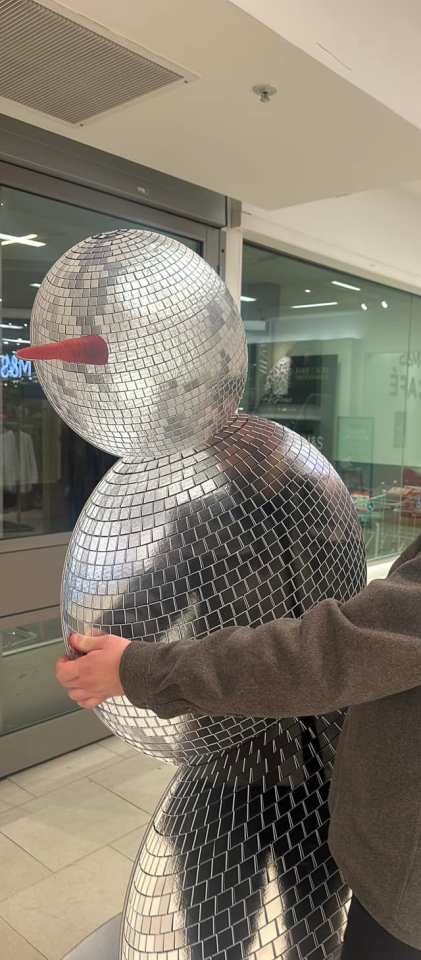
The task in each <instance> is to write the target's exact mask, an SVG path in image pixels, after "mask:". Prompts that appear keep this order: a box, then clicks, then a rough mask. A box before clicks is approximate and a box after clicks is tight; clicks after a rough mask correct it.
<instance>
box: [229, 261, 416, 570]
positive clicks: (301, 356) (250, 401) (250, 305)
mask: <svg viewBox="0 0 421 960" xmlns="http://www.w3.org/2000/svg"><path fill="white" fill-rule="evenodd" d="M242 314H243V318H244V321H245V325H246V330H247V338H248V344H249V377H248V383H247V387H246V391H245V395H244V399H243V404H242V406H243V409H244V410H245V411H249V412H252V413H257V414H259V415H260V416H263V417H268V418H270V419H273V420H277V421H279V422H280V423H283V424H285V426H287V427H290V428H291V429H292V430H295V431H297V432H298V433H300V434H301V435H302V436H305V437H306V438H307V439H308V440H310V441H311V442H312V443H314V444H315V445H316V446H317V447H318V448H319V449H320V450H321V451H322V453H323V454H324V455H325V456H326V457H327V458H328V459H329V460H330V461H331V462H332V463H333V465H334V466H335V468H336V469H337V470H338V472H339V474H340V475H341V477H342V479H343V480H344V482H345V483H346V485H347V487H348V489H349V490H350V492H351V494H352V497H353V499H354V502H355V505H356V508H357V510H358V514H359V517H360V521H361V524H362V526H363V528H364V531H365V537H366V543H367V553H368V558H369V559H370V560H373V559H377V558H379V559H380V558H383V557H389V556H393V555H394V554H396V553H398V552H399V551H400V550H401V549H402V548H403V547H404V546H405V545H406V544H407V543H409V542H410V541H411V540H413V539H414V537H415V536H416V535H417V532H418V530H421V431H420V426H419V424H420V420H419V417H420V409H421V298H419V297H416V296H412V295H411V294H409V293H405V292H403V291H399V290H394V289H391V288H390V287H385V286H382V285H381V284H377V283H373V282H370V281H368V280H365V279H362V278H359V277H357V276H350V275H348V274H342V273H339V272H337V271H335V270H332V269H327V268H324V267H320V266H316V265H314V264H311V263H306V262H304V261H300V260H296V259H293V258H291V257H288V256H285V255H282V254H280V253H277V252H275V251H272V250H268V249H264V248H262V247H257V246H254V245H252V244H248V243H247V244H245V246H244V262H243V296H242Z"/></svg>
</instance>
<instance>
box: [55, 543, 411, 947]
mask: <svg viewBox="0 0 421 960" xmlns="http://www.w3.org/2000/svg"><path fill="white" fill-rule="evenodd" d="M71 642H72V645H73V647H74V649H75V650H76V651H77V652H79V653H85V654H86V656H84V657H79V658H78V659H67V658H66V657H63V658H61V660H60V661H59V662H58V664H57V667H56V675H57V678H58V680H59V682H60V683H61V684H62V685H63V686H64V687H65V688H67V690H68V693H69V696H70V697H71V698H72V700H74V701H76V702H77V703H79V704H80V705H81V706H82V707H85V708H87V709H91V708H92V707H95V706H97V705H98V704H100V703H102V701H104V700H106V699H107V698H108V697H111V696H119V695H122V694H125V695H126V696H127V697H128V698H129V700H130V701H131V702H132V703H133V704H135V705H136V706H138V707H142V708H149V709H151V710H153V711H155V713H156V714H157V715H158V716H160V717H163V718H167V717H176V716H179V715H182V714H185V713H189V712H197V711H199V712H200V713H202V714H210V715H214V716H218V715H219V716H221V715H224V714H225V715H226V714H233V715H236V714H237V715H244V713H247V714H248V715H253V716H256V717H290V716H300V715H301V716H308V715H311V714H321V713H329V712H331V711H334V710H337V709H340V708H344V707H349V710H348V712H347V715H346V719H345V724H344V728H343V731H342V734H341V737H340V741H339V747H338V751H337V757H336V763H335V771H334V777H333V781H332V786H331V791H330V798H329V802H330V809H331V824H330V833H329V845H330V849H331V851H332V854H333V856H334V858H335V860H336V862H337V863H338V866H339V867H340V869H341V871H342V874H343V876H344V879H345V881H346V882H347V883H348V884H349V886H350V887H351V889H352V890H353V900H352V903H351V908H350V913H349V920H348V926H347V932H346V935H345V943H344V947H343V952H342V958H343V960H392V958H395V960H411V958H413V960H415V958H421V536H419V537H418V538H417V539H416V540H415V542H414V543H413V544H412V545H411V546H410V547H408V548H407V549H406V550H405V551H404V553H403V554H402V555H401V556H400V557H399V559H398V560H397V561H396V562H395V563H394V564H393V566H392V568H391V570H390V572H389V575H388V577H387V578H386V579H385V580H377V581H374V582H372V583H371V584H370V585H369V586H368V587H366V588H365V589H364V590H362V591H361V593H359V594H358V595H357V596H355V597H353V598H352V599H351V600H348V601H347V602H346V603H342V604H341V603H339V602H337V601H335V600H324V601H322V602H321V603H319V604H318V605H317V606H315V607H313V608H312V609H311V610H309V611H308V612H307V613H306V614H305V615H304V616H303V617H302V619H301V620H292V619H282V620H277V621H273V622H271V623H266V624H263V625H261V626H258V627H256V628H244V627H235V626H233V627H227V628H225V629H223V630H221V631H217V632H215V633H212V634H210V635H209V636H208V637H206V638H204V639H203V640H200V641H197V640H193V641H191V640H180V641H175V642H174V643H170V644H165V643H162V644H161V643H159V644H150V643H140V642H139V643H137V642H130V641H128V640H124V639H122V638H121V637H117V636H113V635H100V636H91V637H86V636H81V635H73V636H72V638H71Z"/></svg>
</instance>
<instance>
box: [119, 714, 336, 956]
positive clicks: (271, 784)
mask: <svg viewBox="0 0 421 960" xmlns="http://www.w3.org/2000/svg"><path fill="white" fill-rule="evenodd" d="M293 726H295V727H296V728H297V729H295V730H294V732H293V738H294V739H296V738H297V737H298V739H299V740H300V744H301V750H302V754H303V759H302V766H301V779H302V783H301V784H300V785H298V786H295V787H294V786H291V785H288V784H280V783H279V782H277V775H278V764H277V760H276V757H277V755H278V754H279V751H280V747H281V744H280V738H279V736H277V734H276V731H275V733H274V734H273V736H271V737H269V738H268V741H267V743H266V746H267V755H266V761H265V764H264V766H265V768H266V774H264V775H263V776H262V778H261V779H260V780H259V781H258V782H256V783H254V784H253V785H250V786H233V785H232V784H231V783H228V784H218V783H215V781H214V780H213V778H212V774H211V771H210V770H209V769H208V768H206V767H205V768H204V769H203V770H202V768H195V773H196V774H197V775H196V776H195V777H194V778H193V777H192V774H191V772H183V773H181V774H179V775H178V776H176V778H175V779H174V781H173V783H172V785H171V787H170V789H169V791H168V793H167V795H166V797H165V798H164V801H163V803H162V805H161V807H160V809H159V810H158V812H157V813H156V815H155V817H154V819H153V821H152V823H151V825H150V827H149V830H148V833H147V834H146V837H145V839H144V842H143V845H142V847H141V850H140V852H139V855H138V858H137V861H136V862H135V865H134V869H133V873H132V878H131V882H130V885H129V889H128V894H127V898H126V904H125V910H124V915H123V924H122V931H121V957H122V960H139V958H142V960H143V958H145V960H146V958H152V957H153V958H156V960H158V958H159V960H164V958H165V960H168V958H174V960H277V958H278V960H327V958H329V960H333V958H335V957H336V956H337V955H338V950H339V949H340V944H341V941H342V937H343V932H344V928H345V925H346V920H347V911H348V908H349V902H350V891H349V889H348V887H346V885H345V884H344V882H343V880H342V878H341V875H340V873H339V871H338V869H337V866H336V864H335V863H334V861H333V859H332V857H331V855H330V853H329V849H328V845H327V833H328V824H329V811H328V803H327V796H328V790H329V782H328V779H327V777H326V770H325V768H324V763H323V760H322V757H321V753H320V743H319V742H318V740H317V736H316V737H314V733H313V730H312V725H311V721H308V722H306V721H300V723H299V725H298V727H299V729H298V727H297V723H296V722H295V723H294V724H293ZM239 752H243V753H244V751H239ZM251 763H252V762H251ZM230 769H231V768H230V767H229V766H228V770H230ZM199 771H200V772H199ZM228 779H229V780H230V779H231V780H232V777H231V778H230V777H229V778H228Z"/></svg>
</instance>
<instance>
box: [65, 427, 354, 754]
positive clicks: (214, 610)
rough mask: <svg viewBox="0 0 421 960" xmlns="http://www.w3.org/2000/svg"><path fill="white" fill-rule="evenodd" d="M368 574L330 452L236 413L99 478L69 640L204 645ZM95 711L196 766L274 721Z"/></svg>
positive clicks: (340, 592)
mask: <svg viewBox="0 0 421 960" xmlns="http://www.w3.org/2000/svg"><path fill="white" fill-rule="evenodd" d="M365 570H366V566H365V551H364V545H363V539H362V534H361V530H360V526H359V523H358V520H357V517H356V513H355V510H354V507H353V503H352V500H351V497H350V496H349V494H348V492H347V490H346V488H345V486H344V484H343V483H342V481H341V480H340V478H339V477H338V475H337V474H336V473H335V471H334V469H333V468H332V467H331V465H330V464H329V463H328V462H327V460H325V458H324V457H323V456H322V455H321V454H320V453H319V452H318V451H317V450H316V449H315V448H314V447H312V446H311V445H310V444H308V443H307V442H306V441H305V440H303V438H301V437H299V436H297V435H296V434H294V433H292V432H291V431H289V430H287V429H285V428H284V427H282V426H280V425H279V424H276V423H272V422H269V421H266V420H262V419H260V418H257V417H245V416H243V417H238V418H236V419H235V420H234V421H233V423H231V424H230V426H229V427H227V428H225V429H224V431H222V432H221V433H220V434H219V435H218V437H217V438H216V439H215V441H214V443H213V445H212V446H209V447H207V448H206V449H204V450H198V451H197V452H193V453H190V454H189V455H188V456H184V457H183V456H182V455H179V456H171V457H162V458H161V459H159V460H155V461H148V462H147V463H142V462H136V461H130V462H128V461H124V460H120V461H119V462H118V463H116V464H115V465H114V466H113V467H112V468H111V470H110V471H109V472H108V473H107V475H106V476H105V477H104V478H103V480H101V482H100V483H99V484H98V486H97V487H96V489H95V490H94V492H93V494H92V495H91V497H90V499H89V500H88V501H87V503H86V505H85V507H84V509H83V511H82V513H81V515H80V517H79V520H78V523H77V526H76V528H75V531H74V534H73V536H72V539H71V542H70V545H69V549H68V554H67V559H66V564H65V571H64V577H63V596H62V609H63V627H64V636H65V637H67V636H68V634H69V632H70V631H77V632H80V633H89V632H91V631H92V629H93V628H94V627H101V628H102V629H103V630H104V631H106V632H110V633H114V634H118V635H120V636H123V637H127V638H129V639H130V640H131V641H132V642H133V643H140V642H144V643H168V642H171V641H175V640H178V639H182V638H195V639H196V640H197V642H198V643H200V638H201V637H205V636H207V635H208V634H209V633H210V632H212V631H214V630H217V629H220V628H222V627H224V626H229V625H232V624H238V625H239V626H244V627H254V626H257V625H258V624H260V623H264V622H268V621H271V620H274V619H277V618H279V617H286V616H289V617H300V616H301V615H302V614H303V613H304V612H305V611H306V610H308V609H309V608H310V607H312V606H313V605H314V604H316V603H318V602H319V601H320V600H323V599H324V598H326V597H334V598H337V599H339V600H341V601H344V600H347V599H348V598H350V597H351V596H352V595H353V594H354V593H356V592H357V591H358V590H359V589H361V587H362V586H363V585H364V582H365ZM305 666H306V665H305V663H303V670H305ZM246 710H247V704H245V711H246ZM97 712H98V714H99V716H100V718H101V719H102V721H103V722H104V723H105V724H106V726H107V727H108V728H109V729H110V730H111V731H112V732H113V733H114V734H116V735H117V736H119V737H121V738H122V739H124V740H126V741H128V742H129V743H131V744H132V745H133V746H135V747H138V748H139V749H142V750H143V751H144V752H145V753H148V754H150V755H153V756H156V757H159V758H160V759H166V760H171V761H175V762H179V763H190V764H194V763H200V762H204V761H205V760H206V759H209V757H210V756H211V755H212V754H217V753H220V752H221V751H225V750H227V749H229V748H231V747H233V746H238V744H240V743H241V742H242V741H245V740H247V739H250V738H251V737H254V736H256V735H257V734H259V733H261V732H262V731H263V730H265V728H266V727H267V726H269V725H270V723H271V722H272V721H271V720H262V719H255V718H252V717H242V718H238V717H225V718H222V719H221V718H211V717H193V716H187V717H184V718H181V719H178V718H177V719H170V720H163V719H159V718H158V717H156V716H155V715H154V714H153V713H151V712H150V711H147V710H141V709H138V708H136V707H134V706H133V705H132V704H131V703H130V702H129V700H127V699H126V698H125V697H118V698H113V699H110V700H107V701H106V702H105V703H103V704H102V705H101V706H100V707H99V708H98V711H97Z"/></svg>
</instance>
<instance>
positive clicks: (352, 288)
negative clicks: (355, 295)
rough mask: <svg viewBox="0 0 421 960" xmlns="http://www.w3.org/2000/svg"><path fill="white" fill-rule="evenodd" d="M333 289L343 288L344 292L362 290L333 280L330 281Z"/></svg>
mask: <svg viewBox="0 0 421 960" xmlns="http://www.w3.org/2000/svg"><path fill="white" fill-rule="evenodd" d="M330 282H331V284H332V286H333V287H343V288H344V290H357V291H358V292H359V291H360V290H361V287H354V286H353V285H352V283H342V281H341V280H331V281H330Z"/></svg>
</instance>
